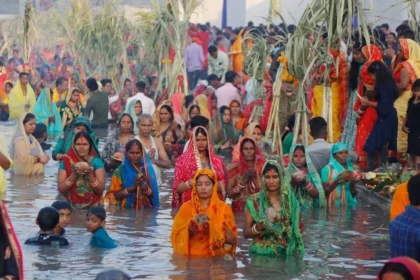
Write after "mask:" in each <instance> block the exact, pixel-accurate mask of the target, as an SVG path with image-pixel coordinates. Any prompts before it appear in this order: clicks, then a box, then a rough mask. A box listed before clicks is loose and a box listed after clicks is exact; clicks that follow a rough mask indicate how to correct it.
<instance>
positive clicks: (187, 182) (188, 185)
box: [185, 180, 192, 189]
mask: <svg viewBox="0 0 420 280" xmlns="http://www.w3.org/2000/svg"><path fill="white" fill-rule="evenodd" d="M185 184H187V187H188V188H189V189H191V188H192V186H191V185H190V181H189V180H188V181H185Z"/></svg>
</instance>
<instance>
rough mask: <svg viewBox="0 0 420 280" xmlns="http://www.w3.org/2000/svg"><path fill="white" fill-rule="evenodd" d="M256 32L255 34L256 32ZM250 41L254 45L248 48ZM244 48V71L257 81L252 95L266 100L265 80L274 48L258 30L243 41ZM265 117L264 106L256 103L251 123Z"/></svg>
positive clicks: (257, 98)
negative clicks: (269, 58)
mask: <svg viewBox="0 0 420 280" xmlns="http://www.w3.org/2000/svg"><path fill="white" fill-rule="evenodd" d="M254 31H255V32H254ZM248 40H250V41H251V42H252V45H251V46H250V47H249V48H246V45H247V43H246V42H248ZM243 48H244V50H245V63H244V70H245V72H246V73H247V74H248V75H249V76H250V78H251V79H253V80H254V81H255V83H254V86H253V87H252V92H249V93H248V94H252V96H253V99H254V100H264V99H265V89H264V78H265V73H266V69H267V62H268V57H269V56H270V54H271V52H272V50H273V47H272V45H270V44H268V43H267V40H266V38H265V37H264V35H263V34H261V33H259V32H258V31H257V30H251V31H250V32H249V33H248V34H247V35H246V36H244V39H243ZM262 116H264V104H261V103H260V102H258V103H256V104H255V106H254V108H253V110H252V114H251V117H250V122H259V120H260V117H262Z"/></svg>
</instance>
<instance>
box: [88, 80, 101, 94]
mask: <svg viewBox="0 0 420 280" xmlns="http://www.w3.org/2000/svg"><path fill="white" fill-rule="evenodd" d="M86 86H87V88H88V89H89V90H90V91H97V90H98V88H99V86H98V82H97V81H96V79H95V78H89V79H87V81H86Z"/></svg>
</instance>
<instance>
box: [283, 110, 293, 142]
mask: <svg viewBox="0 0 420 280" xmlns="http://www.w3.org/2000/svg"><path fill="white" fill-rule="evenodd" d="M295 121H296V117H295V115H291V116H290V117H289V119H288V120H287V127H288V128H289V130H287V131H286V132H285V133H283V135H282V137H281V140H282V141H284V139H286V136H287V135H288V134H289V133H293V128H294V127H295Z"/></svg>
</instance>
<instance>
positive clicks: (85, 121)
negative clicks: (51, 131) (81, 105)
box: [63, 116, 99, 155]
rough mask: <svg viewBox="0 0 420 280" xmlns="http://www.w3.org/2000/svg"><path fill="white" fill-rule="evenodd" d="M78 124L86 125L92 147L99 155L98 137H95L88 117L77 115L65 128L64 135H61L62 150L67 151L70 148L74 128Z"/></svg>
mask: <svg viewBox="0 0 420 280" xmlns="http://www.w3.org/2000/svg"><path fill="white" fill-rule="evenodd" d="M79 125H84V126H85V127H86V129H87V133H89V135H90V138H92V141H93V144H94V149H95V150H96V153H97V154H98V155H99V152H98V147H97V143H98V139H97V138H96V136H95V133H94V132H93V129H92V125H91V124H90V121H89V119H88V118H86V117H84V116H79V117H77V118H75V119H74V120H73V121H72V122H71V123H70V124H69V126H68V127H67V128H66V131H64V135H63V140H64V141H63V146H64V151H65V152H66V153H67V151H69V150H70V148H71V146H72V141H73V137H74V128H75V127H77V126H79Z"/></svg>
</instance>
